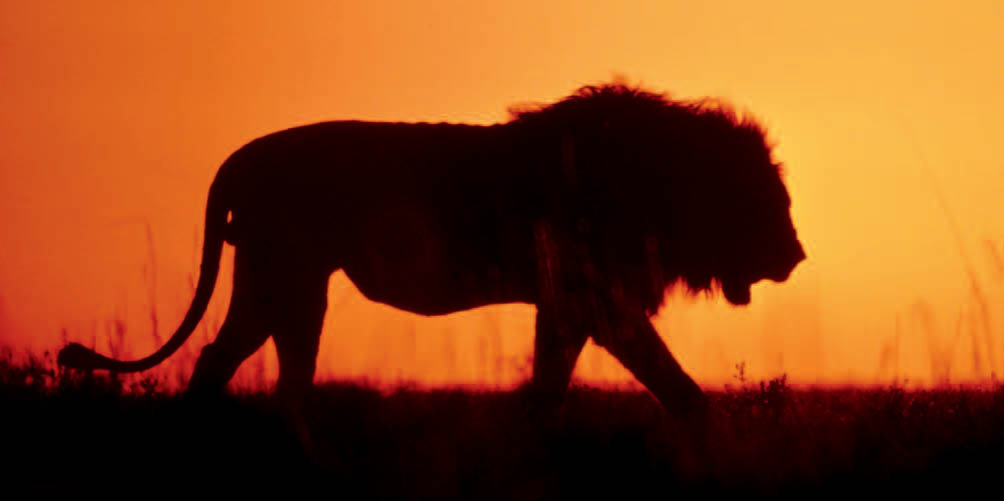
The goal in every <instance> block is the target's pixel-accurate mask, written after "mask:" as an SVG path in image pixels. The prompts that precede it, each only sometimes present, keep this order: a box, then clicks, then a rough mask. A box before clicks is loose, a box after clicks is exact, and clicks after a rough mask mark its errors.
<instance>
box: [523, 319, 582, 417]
mask: <svg viewBox="0 0 1004 501" xmlns="http://www.w3.org/2000/svg"><path fill="white" fill-rule="evenodd" d="M567 320H568V319H563V318H561V315H558V314H556V312H555V311H554V310H553V309H552V308H548V307H538V311H537V329H536V330H537V332H536V336H535V337H534V348H533V378H532V379H531V381H530V389H531V392H532V394H533V399H534V405H536V406H538V407H539V409H538V410H542V411H544V412H554V411H557V409H558V407H560V406H561V404H562V402H563V401H564V396H565V392H566V391H567V390H568V384H569V382H570V381H571V379H572V371H573V370H574V369H575V362H576V361H577V360H578V359H579V354H580V353H581V352H582V347H583V346H585V344H586V339H587V337H588V335H587V334H586V333H584V332H582V331H581V329H577V328H576V327H575V325H573V324H571V323H570V322H568V321H567Z"/></svg>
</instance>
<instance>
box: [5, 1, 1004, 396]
mask: <svg viewBox="0 0 1004 501" xmlns="http://www.w3.org/2000/svg"><path fill="white" fill-rule="evenodd" d="M1002 5H1004V4H1002V3H1001V2H994V1H987V2H967V1H961V2H951V3H946V2H929V3H928V4H925V3H924V2H874V1H867V2H865V1H861V2H857V1H847V2H841V3H840V4H839V5H837V4H833V5H827V6H818V5H816V4H815V3H813V2H801V1H791V2H739V1H737V2H672V1H654V2H584V1H582V0H577V1H574V2H573V1H567V2H539V1H533V2H530V1H506V2H498V3H490V2H471V1H456V2H437V1H422V2H379V1H373V2H251V1H240V2H237V1H235V2H222V1H210V2H203V1H194V0H193V1H187V0H186V1H172V2H167V1H164V2H119V1H97V0H89V1H80V2H71V1H63V2H15V1H7V0H3V1H0V68H2V74H3V76H2V77H0V108H2V109H3V112H2V113H0V221H2V223H0V344H6V345H11V346H14V347H16V348H18V349H21V348H31V349H34V350H44V349H54V348H57V347H58V346H59V345H60V343H61V334H60V332H61V331H63V330H65V331H66V332H67V335H68V337H69V338H70V339H74V340H82V341H84V342H86V343H90V342H91V340H92V339H93V340H95V341H96V342H97V345H98V347H99V348H101V349H102V350H103V351H105V352H107V351H108V349H109V339H112V340H114V339H116V335H114V333H115V332H116V326H115V323H116V321H118V322H120V323H121V324H122V326H124V329H125V332H124V334H123V339H124V340H125V343H124V344H125V346H124V349H126V350H127V353H128V354H132V355H143V354H145V353H146V352H147V351H148V350H151V349H153V346H154V341H153V336H151V334H150V332H151V311H155V312H156V316H157V323H158V325H159V331H160V335H162V336H165V335H166V334H168V333H169V332H170V331H172V330H173V329H174V327H175V326H176V324H177V322H178V321H180V318H181V316H182V314H183V312H184V310H185V309H186V308H187V306H188V302H189V300H190V295H191V286H190V280H191V279H192V278H193V276H194V274H195V273H196V272H197V263H198V258H199V256H198V249H199V241H200V238H201V228H202V214H203V209H204V204H205V196H206V193H207V189H208V186H209V182H210V180H211V179H212V177H213V175H214V173H215V170H216V168H217V167H218V166H219V164H220V163H221V162H222V161H223V159H225V158H226V156H227V155H228V154H229V153H230V152H232V151H233V150H235V149H236V148H238V147H240V146H241V145H242V144H244V143H245V142H247V141H249V140H251V139H253V138H255V137H257V136H260V135H262V134H265V133H268V132H271V131H274V130H278V129H282V128H287V127H290V126H293V125H298V124H303V123H309V122H314V121H320V120H328V119H347V118H352V119H365V120H394V121H455V122H461V121H463V122H475V123H491V122H496V121H500V120H505V118H506V113H505V110H506V108H507V107H508V106H510V105H513V104H518V103H520V102H547V101H551V100H554V99H558V98H560V97H562V96H564V95H567V94H568V93H570V92H572V91H573V90H574V89H575V88H577V87H578V86H581V85H584V84H590V83H598V82H602V81H608V80H610V79H611V78H612V77H613V76H614V75H621V76H624V77H625V78H627V79H628V80H629V81H630V82H634V83H641V84H643V85H645V86H646V87H648V88H651V89H653V90H656V91H666V92H670V93H671V94H672V95H674V96H678V97H700V96H706V95H707V96H715V97H723V98H726V99H728V100H729V101H731V102H733V103H734V104H736V105H737V106H738V107H740V108H742V109H747V110H749V111H751V112H752V113H753V114H754V115H755V116H757V117H758V118H759V119H760V120H762V121H763V122H764V123H765V124H766V126H767V129H768V130H769V132H770V136H771V138H772V140H773V141H775V142H776V143H777V144H778V146H777V149H776V153H777V157H778V159H779V160H781V161H783V162H784V164H785V172H786V176H787V177H786V179H787V182H788V185H789V188H790V191H791V194H792V198H793V207H792V210H793V218H794V220H795V224H796V227H797V229H798V231H799V234H800V237H801V239H802V241H803V243H804V245H805V248H806V251H807V253H808V255H809V259H808V260H807V261H806V262H804V263H803V264H802V265H800V266H799V268H798V269H797V270H796V272H795V273H794V275H793V276H792V278H791V280H790V281H789V282H788V283H786V284H783V285H778V284H763V285H759V286H757V287H755V288H754V296H753V305H752V306H751V307H749V308H747V309H734V308H730V307H728V306H726V305H724V301H723V300H721V299H717V298H715V299H712V300H704V299H703V298H698V299H697V300H693V301H691V300H687V299H678V300H671V301H670V302H669V304H668V305H667V308H666V309H665V310H664V311H663V312H662V314H661V315H660V316H659V318H658V319H657V325H658V327H659V329H660V332H661V333H662V334H663V336H664V338H665V339H666V340H667V342H668V343H669V344H670V347H671V349H672V350H673V351H674V353H676V354H677V356H678V358H679V359H680V360H681V363H682V364H683V365H684V366H685V368H687V369H688V370H689V371H691V373H692V374H694V375H695V377H696V378H697V379H698V380H699V381H700V382H701V383H702V384H706V385H711V386H714V385H720V384H721V383H723V382H728V381H729V379H730V377H731V375H732V374H734V373H735V369H734V366H735V364H736V363H739V362H745V363H746V365H747V368H748V369H747V370H748V373H749V374H750V375H751V376H752V377H771V376H776V375H778V374H780V373H782V372H785V373H787V374H789V376H790V377H791V379H792V380H793V381H795V382H803V383H814V382H829V383H841V382H872V383H875V382H889V381H891V380H892V378H894V377H896V376H897V374H898V376H899V377H905V378H909V380H910V381H912V382H917V383H932V382H937V381H942V380H944V379H945V378H950V379H951V380H952V381H967V380H974V379H986V378H988V377H989V374H990V372H991V370H995V371H996V373H997V374H1000V373H1001V370H1002V369H1004V262H1002V260H1001V258H1000V256H1004V199H1002V197H1001V196H1000V194H1001V193H1002V192H1004V155H1002V154H1001V152H1000V145H1001V144H1002V143H1004V141H1002V140H1004V119H1002V117H1004V97H1002V94H1001V92H1000V89H1002V88H1004V65H1002V64H1001V62H1002V61H1001V56H1000V50H1001V47H1004V34H1002V30H1001V27H1002V26H1004V7H1002ZM995 255H996V256H997V257H996V258H995V257H994V256H995ZM227 269H229V268H225V270H227ZM221 282H224V283H225V282H227V280H226V279H224V280H221ZM224 285H225V284H224ZM227 289H228V288H227V287H225V286H221V287H218V289H217V293H216V296H215V300H214V305H215V306H214V307H213V308H212V309H211V311H210V314H209V315H208V323H207V329H206V330H204V331H200V332H203V333H204V334H205V335H203V334H201V333H200V334H198V335H196V336H195V337H194V338H193V340H192V341H190V346H189V347H187V348H188V349H189V351H190V352H191V353H196V352H197V350H198V348H199V347H200V346H201V345H202V344H203V343H204V342H205V340H206V339H207V336H210V337H211V336H212V335H213V333H214V332H215V330H214V329H215V327H214V326H215V325H218V323H219V321H220V320H221V319H222V315H223V312H224V311H225V304H226V301H227V299H226V294H227V292H228V290H227ZM151 305H153V306H151ZM532 320H533V310H532V308H530V307H527V306H501V307H493V308H486V309H483V310H477V311H473V312H468V313H464V314H460V315H454V316H448V317H442V318H434V319H422V318H418V317H416V316H413V315H408V314H404V313H400V312H395V311H393V310H391V309H389V308H387V307H384V306H380V305H374V304H371V303H368V302H367V301H366V300H365V299H363V298H362V297H361V296H360V295H359V294H358V292H356V291H355V290H354V288H353V287H352V286H351V284H350V283H349V282H348V281H347V280H346V279H345V277H344V276H343V275H340V274H339V275H336V276H335V277H334V279H333V280H332V285H331V308H330V313H329V318H328V321H327V324H326V327H325V335H324V338H323V341H322V354H321V360H320V375H321V377H353V378H360V377H368V378H371V379H373V380H376V381H382V382H394V381H398V380H408V381H418V382H424V383H434V384H438V383H451V382H452V383H489V384H494V383H504V384H511V383H513V382H516V381H519V380H520V378H523V377H526V376H527V375H528V360H529V356H530V346H531V342H532ZM119 330H121V329H119ZM109 333H113V335H112V336H111V338H109ZM113 344H114V343H113ZM268 357H269V356H266V358H268ZM179 359H181V360H188V362H190V357H189V358H188V359H185V357H184V355H182V356H181V357H179ZM270 364H271V362H270V361H269V362H268V363H267V366H268V367H271V365H270ZM269 370H271V369H269ZM578 374H579V376H580V377H584V378H586V379H589V380H593V381H601V380H605V381H623V380H625V379H626V377H625V375H624V373H623V371H622V370H621V369H620V368H619V367H618V366H617V364H616V362H614V361H613V360H612V359H611V358H609V357H607V356H606V355H605V354H603V353H602V352H600V351H598V350H594V349H590V350H589V351H588V352H587V353H586V354H585V356H584V357H583V360H582V363H581V365H580V367H579V373H578Z"/></svg>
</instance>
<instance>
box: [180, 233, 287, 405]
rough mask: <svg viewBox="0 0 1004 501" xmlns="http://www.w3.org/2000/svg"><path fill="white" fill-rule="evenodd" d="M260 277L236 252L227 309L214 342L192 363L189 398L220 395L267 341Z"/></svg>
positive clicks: (263, 296)
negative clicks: (238, 369) (244, 363)
mask: <svg viewBox="0 0 1004 501" xmlns="http://www.w3.org/2000/svg"><path fill="white" fill-rule="evenodd" d="M260 275H261V274H260V273H258V272H256V270H255V267H254V266H253V265H252V263H251V262H249V260H248V258H247V256H246V255H244V253H242V252H241V251H239V250H238V252H237V255H236V256H235V262H234V286H233V295H232V296H231V298H230V308H229V310H228V311H227V316H226V319H224V321H223V325H222V326H221V327H220V332H219V333H218V334H217V335H216V339H215V340H214V341H213V342H212V343H209V344H208V345H206V346H205V347H204V348H203V349H202V353H201V354H200V355H199V359H198V360H197V361H196V363H195V370H194V371H193V372H192V378H191V379H190V380H189V382H188V390H187V392H186V393H187V394H188V395H189V396H193V395H195V396H218V395H222V394H223V392H224V390H225V389H226V385H227V383H228V382H230V379H231V378H233V376H234V373H236V372H237V368H238V367H240V365H241V363H243V362H244V360H246V359H247V358H248V357H250V356H251V355H253V354H254V353H255V352H256V351H258V349H259V348H261V346H262V345H263V344H265V341H266V340H268V337H269V330H268V326H267V323H266V319H265V318H264V316H263V315H262V312H263V310H264V308H265V307H266V306H267V305H268V302H269V298H268V296H267V295H266V294H265V290H267V289H266V288H267V284H266V283H264V282H265V281H264V280H263V277H262V276H260Z"/></svg>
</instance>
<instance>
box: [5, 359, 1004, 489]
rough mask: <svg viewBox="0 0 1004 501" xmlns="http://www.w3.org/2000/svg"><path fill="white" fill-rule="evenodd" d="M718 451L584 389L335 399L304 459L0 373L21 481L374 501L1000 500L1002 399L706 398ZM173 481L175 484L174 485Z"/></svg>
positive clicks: (942, 393) (238, 406) (215, 418)
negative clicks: (881, 496) (544, 397)
mask: <svg viewBox="0 0 1004 501" xmlns="http://www.w3.org/2000/svg"><path fill="white" fill-rule="evenodd" d="M709 396H710V399H711V416H710V420H709V421H708V422H707V423H706V424H707V437H708V438H707V440H706V442H702V441H700V440H696V439H695V438H694V437H695V428H693V427H691V426H688V425H684V424H681V423H679V422H676V421H675V420H674V419H672V418H671V417H669V416H666V415H665V414H664V413H663V412H662V411H661V408H660V407H659V406H658V405H657V404H656V403H655V401H654V400H653V399H652V398H650V397H649V396H648V395H647V394H645V393H639V392H617V391H610V390H601V389H595V388H584V387H576V388H573V390H572V391H571V392H570V393H569V395H568V399H567V402H566V405H565V408H564V410H563V411H562V414H561V416H560V417H559V420H558V422H557V423H552V424H553V426H540V425H539V424H536V425H535V424H531V423H535V422H537V421H535V420H534V419H532V418H531V416H532V408H531V406H529V405H528V404H527V403H526V399H525V398H524V396H523V394H522V393H521V392H520V391H483V392H472V391H460V390H454V391H451V390H441V391H423V390H399V391H396V392H393V393H390V394H386V393H381V392H378V391H376V390H372V389H368V388H365V387H361V386H357V385H351V384H322V385H319V386H318V387H317V389H316V391H314V393H313V394H312V395H311V398H310V402H309V409H308V420H309V422H308V427H309V430H310V433H311V447H312V449H311V450H310V451H309V452H308V451H305V450H304V449H303V448H302V447H301V446H300V443H299V442H298V441H297V440H296V439H294V437H293V435H292V434H291V433H289V431H288V429H287V426H286V425H285V424H284V421H283V420H282V419H280V417H279V414H278V413H277V412H276V409H275V408H274V406H273V403H272V400H271V399H270V397H269V396H268V395H266V394H264V393H249V394H243V395H238V396H234V397H232V398H230V399H227V400H226V401H213V402H199V403H196V402H189V401H186V400H185V399H183V398H181V397H180V396H178V395H174V394H171V393H165V392H162V391H161V390H160V389H159V385H158V383H157V382H156V381H154V380H150V379H141V378H140V379H135V380H130V381H129V382H123V380H120V379H118V378H108V377H102V376H101V375H87V374H69V373H59V372H56V371H54V370H52V368H51V367H50V366H49V365H48V363H47V362H45V361H44V360H40V359H28V360H25V361H22V362H14V361H13V359H12V358H11V357H9V356H8V357H6V359H5V360H0V409H2V411H0V412H2V418H0V419H2V426H3V428H2V429H3V430H4V436H5V439H4V446H3V452H2V454H3V456H4V464H5V465H6V467H5V468H4V469H3V473H4V475H5V476H6V477H7V479H6V482H7V483H8V484H12V483H19V482H24V483H31V484H32V485H34V486H36V487H39V488H51V487H57V488H79V487H84V488H87V489H94V490H104V489H111V490H112V491H114V488H115V487H116V486H120V485H123V484H124V483H126V482H135V481H141V482H144V483H148V485H176V484H177V483H179V482H194V481H197V480H209V481H212V482H216V483H221V484H226V485H239V484H245V485H246V486H247V487H254V486H257V485H264V484H274V483H286V482H289V483H290V484H291V485H296V484H299V483H301V482H306V483H316V484H320V485H319V487H321V488H323V489H324V491H323V492H328V493H331V494H332V495H336V494H338V493H343V494H344V493H353V494H355V495H362V497H364V498H378V499H379V498H458V497H460V498H475V499H553V498H556V497H572V496H580V495H581V496H589V497H593V496H595V495H597V494H603V495H618V496H620V495H625V494H627V495H628V497H631V498H635V497H644V498H651V497H653V496H654V497H659V498H663V497H672V496H675V495H678V494H679V493H680V491H681V490H684V491H687V492H688V493H689V494H708V493H710V492H711V491H718V493H719V494H721V493H726V494H727V493H737V494H741V495H746V494H750V495H781V496H786V495H799V496H801V495H819V494H825V495H860V494H865V493H867V494H875V493H881V492H885V493H888V494H903V493H911V492H914V493H930V492H931V489H950V492H953V493H960V492H963V491H966V490H970V489H976V488H978V487H983V486H987V487H991V488H992V489H993V490H992V491H991V492H996V491H997V490H999V486H1000V480H999V478H1000V475H1001V474H1002V471H1004V470H1002V468H1001V467H1002V466H1004V456H1002V452H1004V389H1002V388H1000V387H999V386H998V387H992V388H982V389H961V388H955V389H950V388H946V389H940V390H931V391H905V390H903V389H900V388H895V387H892V388H883V389H827V390H823V389H815V390H813V389H808V390H807V389H792V388H791V387H789V386H788V385H787V384H786V382H785V380H784V378H780V379H776V380H773V381H769V382H763V383H758V384H752V383H745V382H743V384H738V385H737V386H736V387H730V388H726V389H724V390H723V391H716V392H710V393H709ZM165 482H167V484H165Z"/></svg>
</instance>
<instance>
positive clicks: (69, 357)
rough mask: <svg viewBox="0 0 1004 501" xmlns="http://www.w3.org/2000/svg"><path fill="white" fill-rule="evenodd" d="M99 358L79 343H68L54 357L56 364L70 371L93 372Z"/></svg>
mask: <svg viewBox="0 0 1004 501" xmlns="http://www.w3.org/2000/svg"><path fill="white" fill-rule="evenodd" d="M100 361H101V356H100V355H98V354H97V353H94V351H93V350H91V349H90V348H87V347H85V346H84V345H82V344H80V343H70V344H68V345H66V346H65V347H64V348H63V349H62V350H59V355H58V356H57V357H56V363H57V364H59V365H61V366H63V367H69V368H71V369H81V370H93V369H96V368H97V366H98V365H99V364H100Z"/></svg>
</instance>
